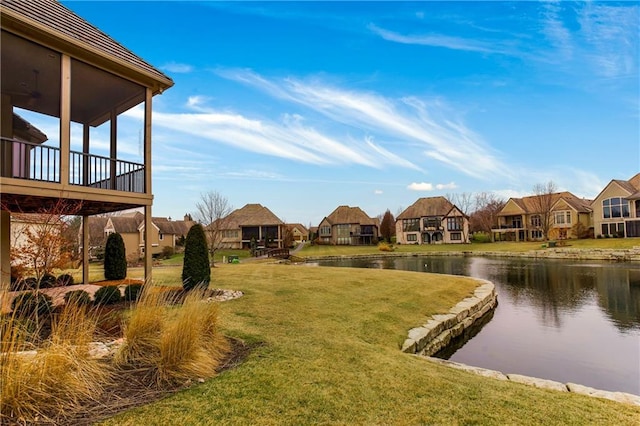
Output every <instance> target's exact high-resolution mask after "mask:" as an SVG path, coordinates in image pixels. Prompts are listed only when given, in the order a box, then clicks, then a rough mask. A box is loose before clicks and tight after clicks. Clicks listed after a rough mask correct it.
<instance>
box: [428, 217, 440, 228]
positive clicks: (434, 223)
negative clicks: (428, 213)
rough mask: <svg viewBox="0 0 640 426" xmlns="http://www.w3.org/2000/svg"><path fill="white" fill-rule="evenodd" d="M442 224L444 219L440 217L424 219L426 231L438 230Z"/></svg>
mask: <svg viewBox="0 0 640 426" xmlns="http://www.w3.org/2000/svg"><path fill="white" fill-rule="evenodd" d="M441 224H442V218H439V217H427V218H425V219H424V228H425V229H438V228H440V225H441Z"/></svg>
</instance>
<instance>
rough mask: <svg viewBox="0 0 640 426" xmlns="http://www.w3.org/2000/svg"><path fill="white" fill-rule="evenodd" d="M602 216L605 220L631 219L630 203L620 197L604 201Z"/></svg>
mask: <svg viewBox="0 0 640 426" xmlns="http://www.w3.org/2000/svg"><path fill="white" fill-rule="evenodd" d="M602 215H603V216H604V218H605V219H610V218H612V217H629V203H628V202H627V201H626V200H625V199H624V198H620V197H614V198H607V199H606V200H602Z"/></svg>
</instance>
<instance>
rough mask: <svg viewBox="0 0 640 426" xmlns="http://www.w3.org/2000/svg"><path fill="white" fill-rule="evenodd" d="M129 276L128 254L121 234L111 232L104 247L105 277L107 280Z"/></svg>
mask: <svg viewBox="0 0 640 426" xmlns="http://www.w3.org/2000/svg"><path fill="white" fill-rule="evenodd" d="M126 276H127V255H126V253H125V249H124V241H123V240H122V236H121V235H120V234H118V233H117V232H116V233H113V234H109V237H108V238H107V244H106V245H105V248H104V277H105V279H107V280H122V279H124V278H126Z"/></svg>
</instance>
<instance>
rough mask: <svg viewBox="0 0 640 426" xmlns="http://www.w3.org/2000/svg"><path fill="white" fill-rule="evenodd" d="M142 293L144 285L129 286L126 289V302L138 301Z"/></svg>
mask: <svg viewBox="0 0 640 426" xmlns="http://www.w3.org/2000/svg"><path fill="white" fill-rule="evenodd" d="M141 291H142V284H129V285H128V286H126V287H125V289H124V300H126V301H127V302H135V301H137V300H138V295H139V294H140V292H141Z"/></svg>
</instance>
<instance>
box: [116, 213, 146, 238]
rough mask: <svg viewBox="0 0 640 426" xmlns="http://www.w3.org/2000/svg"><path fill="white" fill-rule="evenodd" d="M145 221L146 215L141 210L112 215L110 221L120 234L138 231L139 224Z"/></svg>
mask: <svg viewBox="0 0 640 426" xmlns="http://www.w3.org/2000/svg"><path fill="white" fill-rule="evenodd" d="M143 221H144V215H143V214H142V213H140V212H135V213H132V214H123V215H120V216H111V217H109V219H108V222H111V224H112V225H113V229H114V231H116V232H117V233H118V234H130V233H133V232H135V233H137V232H138V226H139V225H140V223H142V222H143Z"/></svg>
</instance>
